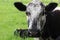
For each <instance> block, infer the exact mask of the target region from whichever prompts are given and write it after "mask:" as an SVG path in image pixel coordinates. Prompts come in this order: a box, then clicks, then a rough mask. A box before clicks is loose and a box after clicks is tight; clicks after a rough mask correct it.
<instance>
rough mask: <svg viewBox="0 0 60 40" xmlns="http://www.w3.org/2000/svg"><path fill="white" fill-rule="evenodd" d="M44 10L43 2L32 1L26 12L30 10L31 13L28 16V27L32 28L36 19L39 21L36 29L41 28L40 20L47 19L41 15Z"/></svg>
mask: <svg viewBox="0 0 60 40" xmlns="http://www.w3.org/2000/svg"><path fill="white" fill-rule="evenodd" d="M43 10H44V7H42V6H41V3H40V2H39V1H37V2H36V0H33V1H32V3H30V4H29V5H28V6H27V10H26V12H29V13H30V14H31V15H29V16H27V20H29V21H30V22H29V28H28V29H32V25H33V21H34V20H36V21H37V28H36V29H41V25H40V21H41V20H45V19H44V17H43V16H41V15H40V14H41V13H42V12H43ZM39 17H40V18H39ZM38 18H39V19H38ZM41 18H42V19H41Z"/></svg>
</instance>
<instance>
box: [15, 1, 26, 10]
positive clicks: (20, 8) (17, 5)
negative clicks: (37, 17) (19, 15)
mask: <svg viewBox="0 0 60 40" xmlns="http://www.w3.org/2000/svg"><path fill="white" fill-rule="evenodd" d="M14 5H15V7H16V8H17V9H18V10H20V11H26V6H25V5H24V4H22V3H21V2H15V3H14Z"/></svg>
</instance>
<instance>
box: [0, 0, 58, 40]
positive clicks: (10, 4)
mask: <svg viewBox="0 0 60 40" xmlns="http://www.w3.org/2000/svg"><path fill="white" fill-rule="evenodd" d="M14 2H23V3H24V4H27V3H29V2H30V0H27V1H26V0H0V40H24V39H22V38H20V37H17V36H14V31H15V30H16V29H17V28H20V29H26V28H28V27H27V20H26V15H25V12H21V11H19V10H17V9H16V8H15V7H14ZM42 2H43V3H45V4H48V3H49V2H51V1H50V0H42ZM53 2H57V3H59V2H58V0H53ZM28 39H29V40H32V38H27V39H25V40H28Z"/></svg>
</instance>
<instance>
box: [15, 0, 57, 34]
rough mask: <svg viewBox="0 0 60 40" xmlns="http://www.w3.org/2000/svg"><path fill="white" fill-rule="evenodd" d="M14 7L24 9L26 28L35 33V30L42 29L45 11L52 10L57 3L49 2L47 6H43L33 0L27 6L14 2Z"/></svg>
mask: <svg viewBox="0 0 60 40" xmlns="http://www.w3.org/2000/svg"><path fill="white" fill-rule="evenodd" d="M14 5H15V7H16V8H17V9H19V10H20V11H25V12H26V15H27V21H28V29H30V30H28V31H29V32H30V33H32V34H36V33H37V30H40V31H41V30H42V28H43V27H44V25H45V22H46V15H47V14H45V13H44V12H45V11H47V12H48V11H52V10H53V9H54V8H55V7H56V6H57V4H56V3H50V4H49V5H47V6H44V5H43V4H42V3H41V2H39V1H35V0H33V1H32V2H31V3H29V4H28V5H27V6H25V5H24V4H22V3H21V2H15V3H14Z"/></svg>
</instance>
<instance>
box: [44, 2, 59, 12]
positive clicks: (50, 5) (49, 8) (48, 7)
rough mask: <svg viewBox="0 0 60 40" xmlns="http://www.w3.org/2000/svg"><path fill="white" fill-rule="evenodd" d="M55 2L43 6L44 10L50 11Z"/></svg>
mask: <svg viewBox="0 0 60 40" xmlns="http://www.w3.org/2000/svg"><path fill="white" fill-rule="evenodd" d="M57 5H58V4H57V3H54V2H53V3H50V4H48V5H47V6H46V7H45V10H46V11H52V10H54V9H55V8H56V7H57Z"/></svg>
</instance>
